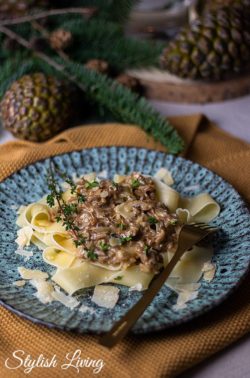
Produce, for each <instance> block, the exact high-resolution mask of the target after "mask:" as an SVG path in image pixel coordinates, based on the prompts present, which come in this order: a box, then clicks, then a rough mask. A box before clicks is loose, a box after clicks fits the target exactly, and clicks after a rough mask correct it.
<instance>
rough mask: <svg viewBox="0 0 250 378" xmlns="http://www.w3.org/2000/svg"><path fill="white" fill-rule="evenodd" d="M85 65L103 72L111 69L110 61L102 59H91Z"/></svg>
mask: <svg viewBox="0 0 250 378" xmlns="http://www.w3.org/2000/svg"><path fill="white" fill-rule="evenodd" d="M84 67H86V68H88V69H90V70H93V71H97V72H100V73H102V74H104V73H107V72H108V70H109V64H108V62H106V61H105V60H101V59H90V60H88V61H87V63H85V64H84Z"/></svg>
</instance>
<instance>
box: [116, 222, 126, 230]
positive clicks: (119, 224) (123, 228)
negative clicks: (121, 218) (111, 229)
mask: <svg viewBox="0 0 250 378" xmlns="http://www.w3.org/2000/svg"><path fill="white" fill-rule="evenodd" d="M116 227H118V228H120V229H121V230H126V228H127V226H126V224H124V223H117V224H116Z"/></svg>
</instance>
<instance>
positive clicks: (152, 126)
mask: <svg viewBox="0 0 250 378" xmlns="http://www.w3.org/2000/svg"><path fill="white" fill-rule="evenodd" d="M64 67H65V70H64V72H67V73H68V74H69V75H71V76H73V77H74V78H75V82H77V83H79V84H83V85H84V87H85V96H86V98H87V99H89V100H92V101H95V102H96V103H98V104H99V105H102V106H103V107H105V108H106V109H107V110H109V111H110V112H111V113H112V114H113V115H114V116H115V118H116V119H117V120H119V121H120V122H123V123H132V124H136V125H139V126H140V127H142V128H143V129H144V130H145V131H146V132H147V133H150V134H151V135H152V136H153V137H154V138H155V140H157V141H160V142H161V143H162V144H163V145H164V146H165V147H166V148H167V150H168V152H170V153H173V154H176V153H178V152H180V151H182V149H183V141H182V139H181V138H180V136H179V135H178V133H177V132H176V130H175V129H174V128H173V127H172V126H171V125H170V123H169V122H168V121H166V120H165V119H164V118H163V117H161V116H160V114H159V113H158V112H156V111H155V110H154V109H153V108H152V107H151V106H150V105H149V103H148V102H147V101H146V100H145V98H143V97H139V96H138V95H136V94H134V93H132V92H131V91H130V90H129V89H127V88H124V87H123V86H122V85H119V84H117V83H116V82H115V81H113V80H112V79H110V78H108V77H107V76H105V75H102V74H99V73H97V72H94V71H91V70H88V69H87V68H85V67H83V66H82V65H79V64H76V63H73V62H64Z"/></svg>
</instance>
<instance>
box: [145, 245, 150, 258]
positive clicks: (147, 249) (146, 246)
mask: <svg viewBox="0 0 250 378" xmlns="http://www.w3.org/2000/svg"><path fill="white" fill-rule="evenodd" d="M143 250H144V253H145V254H146V256H147V255H148V252H149V250H150V247H149V245H145V246H144V249H143Z"/></svg>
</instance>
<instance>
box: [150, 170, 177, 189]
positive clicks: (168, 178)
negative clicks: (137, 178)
mask: <svg viewBox="0 0 250 378" xmlns="http://www.w3.org/2000/svg"><path fill="white" fill-rule="evenodd" d="M154 177H156V178H158V179H159V180H161V181H163V182H164V183H165V184H167V185H170V186H171V185H173V183H174V180H173V177H172V175H171V172H169V170H168V169H166V168H160V169H159V171H158V172H156V174H155V175H154Z"/></svg>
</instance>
